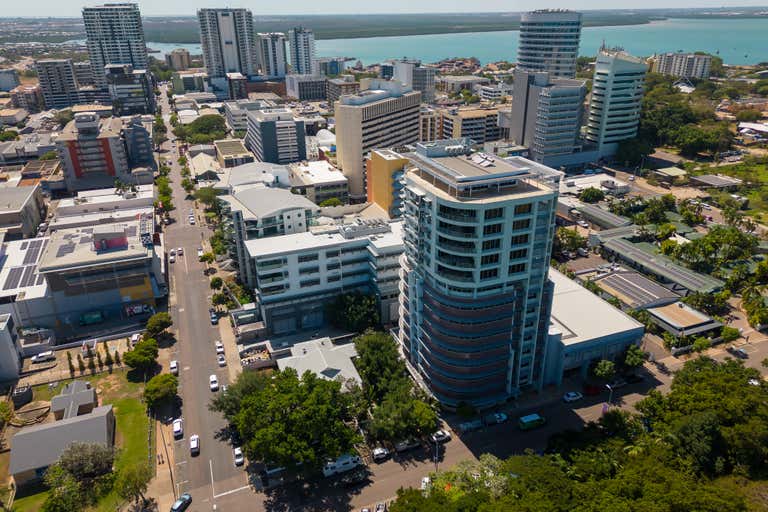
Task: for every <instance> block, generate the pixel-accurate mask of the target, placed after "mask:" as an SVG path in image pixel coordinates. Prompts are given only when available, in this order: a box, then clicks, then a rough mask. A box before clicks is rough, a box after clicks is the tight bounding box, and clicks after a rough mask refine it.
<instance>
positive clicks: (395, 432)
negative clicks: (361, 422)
mask: <svg viewBox="0 0 768 512" xmlns="http://www.w3.org/2000/svg"><path fill="white" fill-rule="evenodd" d="M400 382H401V384H400V386H399V387H398V388H397V389H393V390H391V391H390V392H388V393H387V395H386V396H385V397H384V399H383V400H382V402H381V404H379V405H378V407H376V408H374V409H373V419H372V420H371V422H370V424H369V430H370V432H371V435H372V436H373V437H374V438H376V439H380V440H386V441H390V442H397V441H399V440H402V439H408V438H422V437H426V436H428V435H429V434H431V433H433V432H434V431H435V430H436V429H437V423H438V419H437V412H436V411H435V408H434V407H433V406H432V405H431V404H430V403H429V402H427V400H425V399H424V397H423V396H421V394H420V393H418V392H417V391H416V389H414V388H413V386H411V385H410V382H409V381H407V380H403V381H400Z"/></svg>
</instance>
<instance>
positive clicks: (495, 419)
mask: <svg viewBox="0 0 768 512" xmlns="http://www.w3.org/2000/svg"><path fill="white" fill-rule="evenodd" d="M508 419H509V416H507V415H506V414H504V413H503V412H494V413H492V414H489V415H488V416H486V417H485V423H486V424H488V425H498V424H499V423H505V422H506V421H507V420H508Z"/></svg>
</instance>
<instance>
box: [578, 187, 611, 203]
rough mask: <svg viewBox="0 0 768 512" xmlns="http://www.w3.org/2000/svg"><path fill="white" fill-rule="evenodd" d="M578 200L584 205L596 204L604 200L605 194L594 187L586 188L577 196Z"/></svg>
mask: <svg viewBox="0 0 768 512" xmlns="http://www.w3.org/2000/svg"><path fill="white" fill-rule="evenodd" d="M579 199H581V200H582V201H584V202H585V203H597V202H599V201H602V200H603V199H605V192H603V191H602V190H600V189H599V188H595V187H587V188H585V189H584V190H582V191H581V193H580V194H579Z"/></svg>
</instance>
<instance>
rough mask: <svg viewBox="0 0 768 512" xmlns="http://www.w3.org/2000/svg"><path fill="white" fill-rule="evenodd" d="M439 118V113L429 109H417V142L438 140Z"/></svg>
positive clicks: (440, 130)
mask: <svg viewBox="0 0 768 512" xmlns="http://www.w3.org/2000/svg"><path fill="white" fill-rule="evenodd" d="M441 118H442V116H441V114H440V112H438V111H437V110H435V109H433V108H431V107H426V106H422V107H421V109H419V142H431V141H433V140H437V139H439V138H440V133H441V132H442V125H441V123H440V121H441Z"/></svg>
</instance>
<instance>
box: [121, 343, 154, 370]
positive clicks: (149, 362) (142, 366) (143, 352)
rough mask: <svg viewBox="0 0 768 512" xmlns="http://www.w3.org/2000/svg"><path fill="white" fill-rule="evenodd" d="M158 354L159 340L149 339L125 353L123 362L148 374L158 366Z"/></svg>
mask: <svg viewBox="0 0 768 512" xmlns="http://www.w3.org/2000/svg"><path fill="white" fill-rule="evenodd" d="M157 354H158V346H157V340H155V339H154V338H147V339H143V340H141V341H139V342H138V343H136V346H134V347H133V348H132V349H131V350H129V351H127V352H125V354H124V355H123V362H124V363H125V364H127V365H128V366H129V367H131V368H134V369H136V370H139V371H141V372H142V373H145V374H146V373H147V372H148V371H149V370H151V369H152V368H154V367H155V366H156V365H157Z"/></svg>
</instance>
